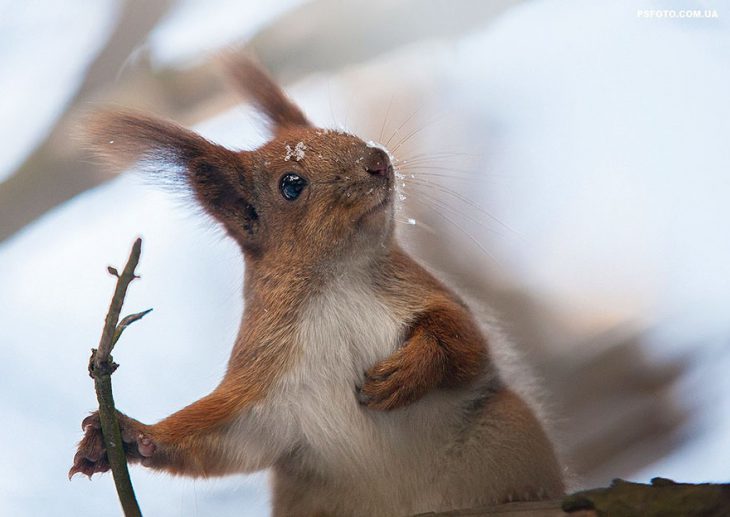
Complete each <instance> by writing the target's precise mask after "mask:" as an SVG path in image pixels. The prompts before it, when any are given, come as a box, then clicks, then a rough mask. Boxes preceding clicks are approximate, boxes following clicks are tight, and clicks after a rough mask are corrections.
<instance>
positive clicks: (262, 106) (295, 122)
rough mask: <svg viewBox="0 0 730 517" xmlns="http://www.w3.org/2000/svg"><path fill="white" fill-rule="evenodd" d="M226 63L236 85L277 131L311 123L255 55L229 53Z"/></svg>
mask: <svg viewBox="0 0 730 517" xmlns="http://www.w3.org/2000/svg"><path fill="white" fill-rule="evenodd" d="M225 64H226V68H227V69H228V73H229V75H230V76H231V78H232V79H233V81H234V83H235V85H236V86H237V87H238V89H239V90H241V91H242V92H243V94H244V95H245V96H246V97H247V98H248V99H250V100H251V102H253V104H254V105H255V106H256V108H257V109H258V110H259V111H260V112H261V113H262V114H263V115H264V116H265V117H266V118H267V119H268V121H269V124H270V125H271V127H272V129H273V130H274V132H277V131H279V130H281V129H283V128H285V127H288V126H311V124H310V122H309V121H308V120H307V117H305V116H304V113H303V112H302V110H301V109H299V107H298V106H297V105H296V104H294V102H292V100H291V99H290V98H289V97H287V95H286V93H284V91H283V90H282V89H281V88H280V87H279V85H278V84H276V82H275V81H274V79H273V78H272V77H271V76H270V75H269V74H268V72H266V70H264V69H263V68H262V67H261V65H259V64H258V63H257V62H256V61H254V60H253V59H252V58H250V57H248V56H235V57H234V56H230V55H229V56H227V57H226V59H225Z"/></svg>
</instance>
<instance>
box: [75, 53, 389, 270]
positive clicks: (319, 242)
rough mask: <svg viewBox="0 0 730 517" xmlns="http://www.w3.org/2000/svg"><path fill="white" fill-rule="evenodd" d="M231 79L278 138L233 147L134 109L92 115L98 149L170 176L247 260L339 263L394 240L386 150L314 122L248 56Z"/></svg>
mask: <svg viewBox="0 0 730 517" xmlns="http://www.w3.org/2000/svg"><path fill="white" fill-rule="evenodd" d="M231 68H232V70H231V71H232V75H233V77H234V78H235V80H236V83H237V84H238V85H240V87H241V89H243V91H244V92H245V93H246V94H247V95H248V96H250V98H251V100H252V101H253V103H254V104H255V106H256V107H257V109H258V110H259V111H260V112H261V113H262V114H263V115H264V116H265V117H266V118H267V119H268V121H269V123H270V127H271V129H272V133H273V138H272V140H270V141H269V142H267V143H266V144H264V145H263V146H261V147H260V148H258V149H254V150H251V151H232V150H229V149H226V148H225V147H222V146H220V145H217V144H214V143H212V142H210V141H208V140H206V139H204V138H203V137H201V136H200V135H198V134H196V133H194V132H192V131H189V130H187V129H185V128H182V127H180V126H178V125H177V124H174V123H172V122H168V121H164V120H160V119H157V118H154V117H150V116H147V115H143V114H141V113H134V112H128V111H125V112H119V111H115V112H104V113H98V114H96V115H94V116H93V117H92V118H91V123H90V124H89V131H88V134H89V135H90V136H91V138H92V140H93V148H94V150H95V151H96V152H97V154H99V155H100V156H102V157H103V158H104V159H105V160H106V161H107V162H110V163H112V164H113V165H115V166H116V167H123V166H125V165H128V164H130V163H133V162H141V163H142V164H143V165H145V168H146V169H150V170H154V171H172V172H174V174H175V177H176V178H177V179H180V180H182V181H181V183H183V184H185V185H187V186H188V187H189V189H190V190H191V191H192V193H193V194H194V196H195V198H196V199H197V201H198V202H199V203H200V205H201V206H202V207H203V208H204V209H205V210H206V211H207V212H208V213H209V214H210V215H212V216H213V217H214V218H215V219H217V220H218V221H219V222H220V223H221V224H222V225H223V226H224V227H225V229H226V231H227V232H228V234H229V235H230V236H231V237H233V238H234V239H235V240H236V241H237V242H238V243H239V244H240V245H241V248H242V249H243V251H244V254H245V255H246V256H247V257H250V258H252V259H258V258H262V257H271V258H276V257H281V259H283V260H285V259H287V258H294V259H296V260H299V261H309V262H310V263H311V262H313V261H320V260H334V259H337V258H340V257H347V256H350V255H352V254H357V255H360V254H363V253H367V252H368V250H373V251H375V250H378V249H382V247H383V246H384V245H386V244H387V243H388V241H389V240H390V239H391V238H392V234H393V224H394V223H393V190H394V180H393V167H392V165H391V162H390V159H389V157H388V155H387V153H386V152H385V151H384V150H382V149H380V148H378V147H377V146H375V145H373V144H368V143H365V142H363V141H362V140H360V139H359V138H357V137H355V136H353V135H350V134H346V133H343V132H340V131H333V130H328V129H321V128H317V127H314V126H312V125H311V124H310V123H309V121H308V120H307V118H306V117H305V116H304V114H303V113H302V111H301V110H300V109H299V108H298V107H297V106H296V105H295V104H294V103H293V102H292V101H291V100H290V99H289V98H287V96H286V95H285V94H284V92H283V91H282V90H281V89H280V88H279V87H278V86H277V85H276V84H275V83H274V82H273V80H272V79H271V78H270V77H269V76H268V74H266V72H264V71H263V70H262V69H261V68H259V67H258V66H257V65H256V64H255V63H254V62H252V61H250V60H243V61H238V62H236V63H235V67H233V66H232V67H231Z"/></svg>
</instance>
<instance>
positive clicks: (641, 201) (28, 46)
mask: <svg viewBox="0 0 730 517" xmlns="http://www.w3.org/2000/svg"><path fill="white" fill-rule="evenodd" d="M263 4H264V3H263V2H237V1H233V0H212V1H211V0H208V1H205V2H203V1H202V0H181V1H179V2H177V3H174V4H172V5H171V6H170V8H169V10H168V11H167V12H166V14H165V15H164V16H162V18H161V20H160V21H159V22H158V23H157V24H156V26H155V28H154V29H153V30H152V31H151V33H150V34H149V37H146V38H145V41H144V43H143V44H142V45H140V46H139V47H138V48H136V50H135V51H134V52H132V53H130V54H129V56H128V59H126V60H125V63H124V66H123V67H121V68H119V69H118V70H116V74H117V76H116V77H114V78H111V79H110V83H111V84H119V83H120V81H123V80H124V77H125V76H128V75H129V74H131V73H135V72H138V71H139V70H143V69H145V67H148V68H149V69H150V70H186V69H190V68H191V67H195V66H199V65H200V63H204V62H206V60H208V59H209V58H210V56H211V54H213V53H215V52H216V51H217V50H220V49H221V48H228V47H229V46H231V45H233V44H242V45H246V44H247V43H248V42H252V41H253V42H258V44H257V45H255V47H256V49H257V51H258V53H259V54H260V55H262V56H263V57H264V58H265V59H264V60H265V61H267V62H270V63H271V64H272V68H273V69H274V71H275V72H276V71H277V67H279V68H278V70H280V71H281V73H280V74H279V75H280V76H281V77H283V78H284V79H285V80H286V81H287V89H288V91H289V92H290V93H291V95H292V97H293V98H294V99H295V100H297V102H299V103H300V104H301V105H302V106H303V107H304V109H305V111H306V112H307V113H308V114H309V115H310V116H311V118H312V119H313V120H314V121H315V122H317V123H319V124H321V125H325V126H335V127H337V126H341V127H346V128H347V129H348V130H351V131H353V132H355V133H357V134H359V135H361V136H362V137H363V138H364V139H366V140H367V139H373V140H378V141H381V142H385V141H387V140H388V139H389V138H390V142H389V146H390V147H391V148H395V147H396V146H398V142H400V141H401V140H405V141H404V142H403V143H402V144H401V145H400V146H399V148H398V149H397V150H395V154H396V156H398V157H399V158H401V159H404V160H407V161H408V162H410V163H412V164H413V165H408V163H407V164H406V165H404V169H407V171H408V173H409V174H410V172H411V171H412V172H413V173H414V175H416V176H417V175H418V172H419V171H420V172H421V173H423V176H421V177H422V178H425V180H424V181H432V182H434V184H435V186H432V188H430V189H429V188H428V186H425V187H424V185H422V184H421V185H420V187H419V185H418V184H414V185H408V184H407V185H406V187H405V189H404V192H405V194H406V196H407V197H408V201H407V202H406V205H405V207H404V211H405V212H406V213H407V216H409V217H411V216H412V217H414V218H415V219H416V220H417V224H416V225H405V226H404V227H403V228H401V231H402V232H401V233H402V238H403V239H404V240H405V241H406V242H409V243H412V246H413V247H414V248H415V249H424V248H425V247H428V246H431V247H434V246H435V244H439V245H440V246H442V245H446V243H449V246H454V249H458V250H459V251H458V253H456V254H458V255H459V259H458V260H457V262H458V263H461V264H463V263H464V262H468V265H469V267H471V268H473V269H474V270H475V271H483V272H484V274H485V275H487V276H489V277H490V278H492V279H495V278H496V279H498V281H499V283H500V285H509V286H512V287H513V288H515V289H519V290H521V291H523V292H527V293H530V296H532V297H534V298H535V299H538V300H540V303H541V304H543V305H545V306H548V307H550V310H551V311H552V314H554V317H555V318H556V320H555V321H556V322H559V325H560V327H561V328H562V329H564V332H565V333H566V334H569V335H571V336H572V339H571V340H570V341H569V342H564V344H563V345H562V346H561V345H560V343H558V344H553V346H552V349H551V354H552V355H553V356H559V354H565V355H566V356H572V355H575V354H576V353H583V351H582V350H581V351H577V352H576V350H575V343H578V342H583V343H585V342H586V340H585V339H584V340H583V341H581V340H580V338H581V337H583V338H586V339H587V338H588V337H590V336H593V335H599V334H601V333H603V332H605V331H608V330H610V329H615V328H623V326H629V327H631V328H638V329H641V335H642V351H643V352H644V353H645V354H646V356H647V357H648V358H649V361H655V362H657V363H661V362H664V361H670V360H675V361H676V360H679V361H681V362H682V364H683V365H684V367H685V370H684V371H683V373H682V375H681V377H680V378H678V379H677V380H676V383H674V384H673V386H672V388H671V396H672V401H673V403H674V404H677V405H678V406H681V407H686V408H688V409H687V411H688V412H689V414H691V418H690V419H689V420H688V421H687V422H685V423H684V424H683V427H682V429H681V430H680V431H679V433H680V434H681V435H682V436H683V439H682V440H680V441H678V442H677V446H676V447H674V448H673V449H672V450H669V451H666V453H662V454H661V457H652V458H653V459H652V461H651V462H649V463H647V464H644V465H642V466H641V467H640V468H638V467H639V466H638V465H635V466H634V467H633V468H631V469H628V467H627V468H626V470H621V471H612V472H611V473H610V475H608V474H607V475H606V476H605V479H604V478H603V477H601V476H599V475H594V476H593V477H589V479H590V481H591V482H606V481H607V480H609V479H610V478H612V477H619V476H620V477H626V478H630V479H634V480H639V481H647V480H648V479H650V478H651V477H654V476H657V475H660V476H664V477H670V478H675V479H678V480H683V481H690V482H700V481H728V478H730V439H728V436H730V397H729V396H728V395H727V394H728V393H730V375H727V372H728V371H729V370H730V232H728V221H730V145H728V140H727V139H728V135H730V98H729V97H728V92H730V66H729V65H730V30H729V29H728V21H730V10H728V9H726V8H725V5H724V4H722V3H720V2H712V1H705V2H690V1H685V2H681V1H669V0H667V1H656V2H634V1H617V2H583V1H577V0H572V1H571V0H569V1H560V2H559V1H550V0H535V1H529V2H514V1H504V2H495V3H494V4H493V5H494V6H496V7H495V8H494V9H493V10H488V9H484V8H483V7H479V5H478V4H479V2H471V1H462V2H447V1H445V0H444V1H439V0H430V1H427V2H422V3H421V4H419V5H421V8H419V9H417V10H416V9H412V8H410V7H409V5H410V3H409V2H408V1H406V0H399V1H395V2H371V3H368V2H355V1H351V2H328V1H324V0H321V1H317V0H315V1H312V2H304V1H295V0H289V1H278V2H274V1H272V2H266V3H265V4H267V5H266V6H264V5H263ZM332 4H336V5H335V6H336V7H337V6H339V7H338V9H343V10H347V8H349V9H350V10H351V11H353V12H355V13H356V14H358V13H359V12H360V11H362V13H361V18H362V20H363V25H362V26H361V27H358V28H357V30H355V29H353V31H352V33H350V32H348V30H347V28H345V30H344V32H343V34H344V35H343V34H340V32H337V31H335V30H334V29H332V31H333V32H332V34H333V35H332V38H339V37H344V38H346V39H345V40H343V41H344V43H343V44H342V45H338V44H336V42H335V41H327V35H328V34H330V33H329V32H328V31H329V30H330V28H331V27H338V19H337V16H338V14H337V13H338V12H339V11H338V10H337V9H328V6H329V7H331V5H332ZM411 7H412V6H411ZM502 8H503V10H501V9H502ZM637 8H654V9H685V8H693V9H694V8H699V9H708V8H716V9H717V12H718V14H719V19H691V20H687V19H667V18H664V19H644V18H640V17H637V13H636V11H637ZM121 10H122V4H121V1H120V0H99V1H96V2H83V1H80V0H73V1H72V0H67V1H65V2H54V1H51V0H46V1H41V0H38V1H27V2H22V3H18V2H10V1H9V0H2V1H0V69H1V70H3V73H2V74H0V92H2V95H0V121H1V122H0V123H1V124H2V126H1V127H2V135H3V138H2V140H1V141H0V146H2V152H3V155H4V157H5V160H3V163H2V165H0V180H2V179H8V178H11V177H12V176H13V174H14V173H15V171H16V170H17V169H18V168H19V167H20V166H21V165H22V164H23V163H24V162H25V161H26V160H27V159H28V157H29V156H31V155H32V153H33V151H34V149H35V147H36V146H37V145H39V143H41V142H42V140H43V139H44V137H45V135H46V134H47V133H48V131H50V129H51V128H52V127H53V126H54V124H55V123H56V121H57V120H58V119H59V117H61V115H62V114H63V113H64V112H65V110H66V109H67V108H68V103H69V102H70V101H71V100H72V99H73V98H74V95H75V93H76V91H77V89H78V88H79V87H80V85H81V84H82V81H83V78H84V75H85V74H86V72H87V70H88V67H89V66H90V64H91V63H92V61H93V59H94V57H95V56H96V54H97V53H98V52H99V51H100V50H101V49H102V48H103V47H104V45H105V42H106V41H107V39H108V38H109V34H110V32H111V31H112V29H113V27H114V26H115V20H116V19H117V18H118V16H119V15H120V12H121ZM498 11H499V12H498ZM333 13H334V14H333ZM342 16H344V14H342ZM440 21H442V22H443V23H439V22H440ZM368 24H371V25H368ZM339 25H341V24H339ZM433 27H435V28H436V29H433ZM340 29H342V28H341V27H340ZM368 31H372V35H373V38H372V40H371V39H370V38H366V37H363V35H365V36H367V35H368ZM279 34H284V35H285V36H286V37H290V38H291V41H289V44H290V49H291V51H290V52H288V51H287V49H286V43H287V41H288V40H285V39H284V40H282V37H277V35H279ZM323 34H324V35H323ZM383 34H385V36H383V37H381V36H382V35H383ZM272 35H273V36H272ZM275 37H276V39H275V41H276V43H277V44H278V45H279V47H282V48H283V49H284V50H283V51H282V50H281V48H279V50H278V51H279V52H280V54H276V51H277V47H276V46H275V45H273V44H271V43H269V44H268V46H266V44H267V42H271V41H272V39H273V38H275ZM317 38H319V39H317ZM322 40H323V41H324V44H323V43H322ZM337 41H339V40H337ZM306 45H310V47H307V46H306ZM310 48H311V56H312V57H311V60H310V61H306V60H305V59H304V58H303V57H302V56H306V55H307V49H310ZM323 48H324V50H323ZM349 49H354V50H352V52H349ZM272 56H273V57H272ZM211 81H212V79H211ZM224 104H225V103H224ZM152 108H153V110H154V106H153V107H152ZM191 120H192V119H191ZM195 120H196V122H197V123H196V129H198V130H199V131H201V132H202V133H203V134H204V135H205V136H208V137H210V138H211V139H214V140H216V141H219V142H222V143H224V144H226V145H230V146H232V147H238V148H246V147H251V146H255V145H257V144H258V143H260V142H262V141H263V139H264V138H265V133H264V132H263V131H262V130H261V128H260V127H259V126H258V125H257V123H256V121H255V119H254V118H253V117H252V116H251V112H250V111H249V109H248V108H247V107H246V106H243V105H232V106H227V107H226V108H225V109H223V108H221V109H218V110H209V111H207V112H206V115H205V116H201V117H197V118H196V119H195ZM69 142H71V140H69ZM68 145H69V146H70V145H72V144H70V143H69V144H68ZM422 155H430V156H431V157H432V161H429V162H428V163H425V162H420V165H421V167H420V168H419V167H418V165H419V160H423V157H422ZM409 159H410V160H409ZM48 174H49V175H50V174H53V170H48ZM439 185H442V186H441V187H440V186H439ZM443 186H447V187H448V188H449V189H452V190H453V191H455V192H456V193H457V195H458V196H459V197H456V196H455V195H454V194H449V193H448V192H445V191H444V190H443ZM3 188H4V184H3V183H0V191H1V190H2V189H3ZM33 188H37V189H38V192H39V193H41V191H42V189H43V188H44V187H43V185H42V184H39V185H38V186H37V187H36V186H33ZM419 188H420V189H421V190H419ZM419 192H422V193H423V194H422V196H424V197H422V198H421V199H420V200H419V199H418V197H419V195H421V194H419ZM462 197H466V198H468V200H470V201H469V202H465V201H464V200H463V199H462ZM424 199H430V200H431V205H430V207H429V206H426V205H427V204H421V205H419V201H423V200H424ZM472 203H473V204H474V205H478V208H476V207H475V206H472ZM485 212H488V213H489V216H487V214H486V213H485ZM491 217H493V218H494V219H492V218H491ZM495 219H496V220H495ZM0 225H2V221H1V220H0ZM434 233H435V234H436V235H434ZM138 235H141V236H142V237H143V238H144V250H143V256H142V261H141V265H140V268H139V271H140V272H141V275H142V280H140V281H138V282H136V283H134V284H133V285H132V287H131V289H130V293H129V295H128V297H127V303H126V305H125V311H124V312H125V313H128V312H136V311H138V310H142V309H146V308H148V307H154V312H153V313H152V314H150V315H149V316H148V317H147V318H145V319H144V320H143V321H142V322H139V323H137V324H135V325H134V326H133V327H132V328H131V329H130V330H128V331H127V333H126V334H125V337H124V339H122V340H121V341H120V344H119V347H118V349H117V351H116V352H115V358H116V359H117V361H118V362H119V363H120V364H121V365H122V366H121V368H120V369H119V370H118V371H117V373H116V374H115V375H114V385H115V396H116V399H117V405H118V406H119V407H120V408H121V409H123V410H124V411H125V412H128V413H129V414H130V415H132V416H134V417H136V418H138V419H140V420H142V421H150V422H152V421H155V420H157V419H159V418H162V417H164V416H165V415H167V414H169V413H170V412H172V411H174V410H176V409H179V408H180V407H182V406H184V405H185V404H188V403H190V402H192V401H193V400H195V399H197V398H199V397H200V396H202V395H204V394H205V393H207V392H208V391H209V390H211V389H212V388H213V387H214V386H215V385H216V383H217V381H218V380H219V379H220V376H221V374H222V372H223V369H224V366H225V363H226V360H227V357H228V352H229V350H230V346H231V344H232V341H233V338H234V336H235V332H236V329H237V325H238V322H239V317H240V313H241V309H242V304H241V300H240V292H241V282H242V271H243V265H242V261H241V257H240V254H239V252H238V251H237V249H236V248H235V246H234V245H232V244H231V243H230V242H228V241H227V240H225V239H224V238H223V236H222V233H221V232H220V231H219V230H218V229H217V228H215V226H213V225H212V224H211V223H210V221H207V220H205V219H202V218H201V217H200V214H199V213H198V212H197V211H196V210H195V208H194V207H192V205H191V204H190V203H189V202H188V201H186V200H184V199H180V198H179V197H178V196H175V195H173V194H170V193H168V192H165V191H163V190H160V189H156V188H154V186H151V185H150V184H149V182H148V181H146V180H145V178H143V177H140V176H139V175H136V174H131V173H130V174H122V175H120V176H119V177H117V178H114V179H111V180H110V181H104V182H100V184H99V185H98V186H96V187H94V188H91V189H88V190H86V191H85V192H83V193H82V194H80V195H77V196H75V197H73V198H71V199H69V200H68V201H66V202H65V203H62V204H61V205H60V206H58V207H55V208H54V209H53V210H50V211H48V212H47V213H46V214H44V215H43V216H42V217H39V218H36V219H35V220H34V221H33V222H32V223H31V224H27V225H25V227H24V228H23V229H22V230H20V231H17V232H14V233H13V234H12V235H10V236H8V237H7V238H5V239H4V240H1V241H0V417H1V418H2V421H3V422H4V425H3V426H2V427H1V428H0V438H1V439H2V441H3V442H4V443H5V444H6V446H5V452H4V454H3V455H2V456H0V514H2V515H48V514H49V513H52V514H54V515H85V514H101V515H108V514H115V512H116V507H115V506H114V504H115V503H114V501H115V498H116V496H115V494H114V489H113V484H112V480H111V477H110V476H108V475H107V476H103V477H97V478H94V480H93V481H91V482H89V481H87V480H86V479H82V478H81V477H77V478H75V479H74V480H72V481H71V482H69V481H68V480H67V478H66V473H67V471H68V468H69V467H70V464H71V459H72V456H73V452H74V444H75V443H76V441H77V440H78V439H79V438H80V436H81V431H80V428H79V424H80V421H81V419H82V418H83V416H84V415H85V414H86V413H87V412H88V411H90V410H92V409H93V408H94V407H95V404H96V401H95V398H94V393H93V389H92V383H91V381H90V379H89V378H88V376H87V375H86V373H85V371H86V364H87V361H88V356H89V349H90V348H91V347H92V346H95V345H96V343H97V341H98V335H99V332H100V330H101V326H102V322H103V317H104V314H105V312H106V308H107V304H108V301H109V297H110V295H111V292H112V290H113V278H112V277H110V276H109V275H108V274H107V273H106V266H107V265H108V264H113V265H116V266H122V265H123V263H124V261H125V260H126V256H127V254H128V251H129V247H130V246H131V243H132V242H133V240H134V238H135V237H136V236H138ZM419 247H420V248H419ZM424 253H425V252H424ZM453 263H454V262H453V260H452V264H453ZM556 325H557V323H556ZM558 341H559V340H558ZM587 341H588V342H589V343H590V339H588V340H587ZM586 346H590V345H586ZM161 364H164V365H165V367H164V368H161V367H160V365H161ZM547 380H549V379H547ZM616 382H620V381H619V380H617V381H616ZM549 396H550V394H547V397H548V398H549ZM617 404H618V403H617ZM561 417H562V418H563V419H568V420H569V419H570V415H561ZM584 423H585V422H584ZM589 423H590V422H589ZM568 425H570V424H568ZM596 425H601V424H600V420H599V419H598V418H597V419H596ZM132 476H133V481H134V484H135V487H136V489H137V492H138V498H139V500H140V502H141V505H142V508H143V510H144V511H145V512H146V513H147V514H149V515H186V516H187V515H191V516H192V515H266V514H267V511H268V510H267V504H268V492H267V485H266V475H265V473H262V474H256V475H252V476H237V477H232V478H226V479H223V480H207V481H192V480H187V479H179V478H171V477H168V476H163V475H156V474H153V473H149V472H147V471H144V470H142V469H137V468H135V469H133V471H132Z"/></svg>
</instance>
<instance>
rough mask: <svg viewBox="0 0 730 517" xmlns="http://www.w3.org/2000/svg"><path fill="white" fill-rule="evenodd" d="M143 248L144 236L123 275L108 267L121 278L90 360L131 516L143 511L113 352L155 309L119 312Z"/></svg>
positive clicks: (109, 445) (109, 450)
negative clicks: (118, 404) (118, 403)
mask: <svg viewBox="0 0 730 517" xmlns="http://www.w3.org/2000/svg"><path fill="white" fill-rule="evenodd" d="M141 251H142V239H137V240H136V241H135V242H134V245H133V246H132V251H131V253H130V255H129V259H128V260H127V265H126V266H125V267H124V270H123V271H122V273H121V274H119V273H118V272H117V270H116V269H114V268H113V267H109V268H108V271H109V273H110V274H112V275H114V276H116V277H117V285H116V288H115V289H114V296H113V297H112V301H111V303H110V304H109V312H107V315H106V320H105V321H104V330H103V331H102V334H101V339H100V340H99V348H98V349H92V350H91V359H90V360H89V375H90V376H91V377H92V378H93V379H94V387H95V388H96V398H97V399H98V401H99V420H100V422H101V432H102V435H103V437H104V445H105V446H106V450H107V455H108V457H109V466H110V468H111V471H112V476H113V477H114V484H115V486H116V489H117V494H118V495H119V502H120V503H121V504H122V508H123V510H124V515H125V516H127V517H130V516H141V515H142V512H141V511H140V509H139V504H138V503H137V498H136V496H135V495H134V488H133V487H132V481H131V479H130V477H129V470H128V468H127V458H126V454H125V452H124V444H123V442H122V433H121V431H120V429H119V422H118V420H117V411H116V408H115V406H114V396H113V394H112V378H111V375H112V373H114V370H116V369H117V366H118V365H117V364H116V363H115V362H114V361H113V358H112V356H111V352H112V349H113V348H114V345H115V344H116V342H117V341H118V340H119V338H120V336H121V335H122V332H124V329H126V328H127V327H128V326H129V325H131V324H132V323H134V322H135V321H137V320H139V319H141V318H142V317H144V316H145V314H147V313H149V312H150V311H151V310H152V309H148V310H146V311H143V312H138V313H136V314H130V315H129V316H127V317H126V318H124V319H122V321H121V322H119V314H120V312H121V311H122V304H123V303H124V298H125V296H126V294H127V288H128V287H129V284H130V283H131V282H132V280H134V279H135V278H139V277H138V276H137V275H136V274H135V272H134V270H135V268H136V267H137V264H138V263H139V256H140V253H141Z"/></svg>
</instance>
